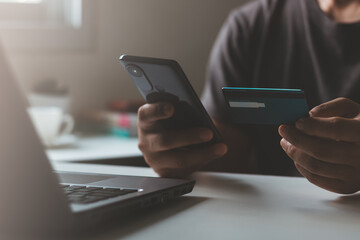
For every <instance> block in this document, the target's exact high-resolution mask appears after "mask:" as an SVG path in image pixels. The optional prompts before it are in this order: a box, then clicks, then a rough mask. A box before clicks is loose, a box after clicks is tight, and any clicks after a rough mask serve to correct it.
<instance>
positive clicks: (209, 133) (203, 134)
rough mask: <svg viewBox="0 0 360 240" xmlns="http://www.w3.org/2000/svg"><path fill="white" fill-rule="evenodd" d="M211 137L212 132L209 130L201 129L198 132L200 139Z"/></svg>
mask: <svg viewBox="0 0 360 240" xmlns="http://www.w3.org/2000/svg"><path fill="white" fill-rule="evenodd" d="M212 138H213V133H212V131H210V130H207V131H203V132H201V133H200V139H201V140H202V141H210V140H211V139H212Z"/></svg>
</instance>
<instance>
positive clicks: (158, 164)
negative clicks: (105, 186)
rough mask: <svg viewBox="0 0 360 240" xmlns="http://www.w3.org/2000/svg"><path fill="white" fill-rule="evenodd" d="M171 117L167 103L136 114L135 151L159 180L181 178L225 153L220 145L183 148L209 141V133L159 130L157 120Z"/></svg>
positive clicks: (222, 145)
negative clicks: (136, 139) (142, 156)
mask: <svg viewBox="0 0 360 240" xmlns="http://www.w3.org/2000/svg"><path fill="white" fill-rule="evenodd" d="M173 114H174V106H173V105H172V104H170V103H167V102H160V103H153V104H145V105H143V106H142V107H140V108H139V110H138V131H139V149H140V150H141V151H142V153H143V154H144V158H145V161H146V162H147V163H148V164H149V165H150V166H151V167H152V168H153V169H154V170H155V172H156V173H157V174H159V176H161V177H184V176H186V175H189V174H190V173H192V172H194V171H196V170H198V169H200V168H202V167H204V166H206V165H207V164H208V163H210V162H211V161H213V160H215V159H217V158H220V157H222V156H223V155H224V154H225V153H226V152H227V146H226V145H225V144H223V143H217V144H212V145H206V146H199V147H191V148H187V147H188V146H190V145H194V144H199V143H205V142H208V141H210V140H211V139H212V138H213V133H212V131H211V130H210V129H207V128H190V129H177V130H166V129H164V128H162V126H161V122H160V120H163V119H167V118H170V117H171V116H172V115H173Z"/></svg>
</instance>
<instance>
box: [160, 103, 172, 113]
mask: <svg viewBox="0 0 360 240" xmlns="http://www.w3.org/2000/svg"><path fill="white" fill-rule="evenodd" d="M162 110H163V114H164V115H170V114H171V112H172V106H171V105H170V104H163V106H162Z"/></svg>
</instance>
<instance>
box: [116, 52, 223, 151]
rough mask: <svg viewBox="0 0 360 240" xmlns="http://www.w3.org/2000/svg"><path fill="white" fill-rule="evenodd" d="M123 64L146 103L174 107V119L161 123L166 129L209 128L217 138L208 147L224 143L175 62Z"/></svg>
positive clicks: (125, 59)
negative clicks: (164, 103) (169, 104)
mask: <svg viewBox="0 0 360 240" xmlns="http://www.w3.org/2000/svg"><path fill="white" fill-rule="evenodd" d="M120 62H121V64H122V66H123V67H124V68H125V70H126V71H127V73H128V74H129V75H130V77H131V78H132V80H133V81H134V83H135V85H136V87H137V88H138V90H139V91H140V93H141V95H142V96H143V97H144V99H145V100H146V102H148V103H156V102H162V101H166V102H171V103H172V104H173V105H174V108H175V112H174V115H173V116H172V117H171V118H169V119H165V120H161V122H162V126H163V127H164V128H165V129H186V128H197V127H203V128H209V129H211V130H212V131H213V134H214V137H213V139H212V140H211V141H210V142H209V143H211V144H212V143H219V142H222V138H221V136H220V133H219V132H218V130H217V129H216V127H215V125H214V124H213V122H212V120H211V118H210V116H209V115H208V113H207V112H206V110H205V108H204V106H203V105H202V103H201V101H200V99H199V98H198V96H197V95H196V93H195V91H194V89H193V88H192V86H191V84H190V82H189V81H188V79H187V77H186V76H185V73H184V71H183V70H182V69H181V67H180V65H179V64H178V63H177V62H176V61H174V60H169V59H159V58H149V57H138V56H129V55H122V56H121V57H120ZM207 144H208V143H207Z"/></svg>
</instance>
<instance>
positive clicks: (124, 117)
mask: <svg viewBox="0 0 360 240" xmlns="http://www.w3.org/2000/svg"><path fill="white" fill-rule="evenodd" d="M143 104H144V102H143V101H138V100H133V101H132V100H114V101H110V102H109V104H108V105H107V106H108V107H107V109H106V110H93V111H88V112H86V113H83V114H82V117H81V120H82V121H81V122H82V123H83V126H86V129H87V130H86V129H85V131H90V132H94V131H97V132H99V133H104V134H110V135H112V136H115V137H120V138H134V137H137V110H138V108H139V107H140V106H141V105H143Z"/></svg>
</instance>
